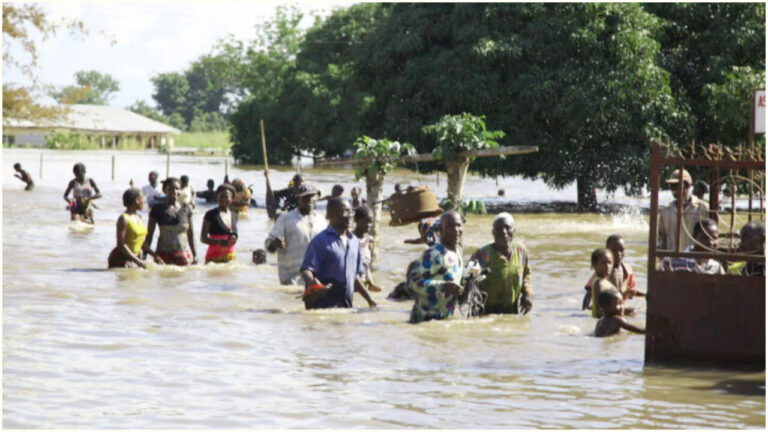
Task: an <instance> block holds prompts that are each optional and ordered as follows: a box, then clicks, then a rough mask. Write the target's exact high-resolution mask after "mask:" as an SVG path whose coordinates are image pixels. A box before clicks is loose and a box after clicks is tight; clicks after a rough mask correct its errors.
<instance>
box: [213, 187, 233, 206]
mask: <svg viewBox="0 0 768 432" xmlns="http://www.w3.org/2000/svg"><path fill="white" fill-rule="evenodd" d="M234 199H235V188H233V187H232V185H228V184H226V183H224V184H221V185H219V187H217V188H216V202H217V203H218V204H219V208H220V209H226V208H228V207H229V206H230V205H231V204H232V200H234Z"/></svg>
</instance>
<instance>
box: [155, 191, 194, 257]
mask: <svg viewBox="0 0 768 432" xmlns="http://www.w3.org/2000/svg"><path fill="white" fill-rule="evenodd" d="M180 190H181V182H179V179H177V178H176V177H168V178H167V179H165V181H164V182H163V192H164V193H165V202H161V203H157V204H156V205H155V206H153V207H152V210H151V211H150V212H149V222H148V229H147V238H146V240H145V241H144V247H143V249H144V252H146V253H147V254H152V249H151V247H152V237H153V235H154V233H155V226H157V227H159V229H160V235H159V236H158V237H157V248H156V250H155V252H156V253H157V260H158V262H159V263H161V264H174V265H179V266H186V265H190V264H196V263H197V251H196V249H195V237H194V234H193V229H192V207H190V206H189V205H187V204H182V203H180V202H179V201H178V196H179V191H180ZM188 249H189V250H188ZM190 250H191V251H192V254H191V255H190V253H189V252H190Z"/></svg>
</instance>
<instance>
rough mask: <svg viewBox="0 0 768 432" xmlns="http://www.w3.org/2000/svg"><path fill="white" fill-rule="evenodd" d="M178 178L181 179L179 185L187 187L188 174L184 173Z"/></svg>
mask: <svg viewBox="0 0 768 432" xmlns="http://www.w3.org/2000/svg"><path fill="white" fill-rule="evenodd" d="M179 180H181V187H183V188H184V187H187V185H189V176H187V175H186V174H185V175H183V176H181V177H180V178H179Z"/></svg>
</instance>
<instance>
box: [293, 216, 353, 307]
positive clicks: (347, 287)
mask: <svg viewBox="0 0 768 432" xmlns="http://www.w3.org/2000/svg"><path fill="white" fill-rule="evenodd" d="M347 241H348V244H347V247H346V248H344V244H343V243H342V242H341V236H340V234H339V232H338V231H336V229H335V228H334V227H332V226H330V225H328V228H326V229H325V231H322V232H320V233H319V234H318V235H316V236H315V237H314V238H313V239H312V241H311V242H310V243H309V246H307V251H306V252H305V253H304V261H303V262H302V263H301V270H302V271H303V270H312V273H314V274H315V277H316V278H317V279H318V280H319V281H320V282H322V283H323V284H324V285H327V284H329V283H330V284H333V287H332V288H331V290H330V291H329V292H328V293H327V294H325V295H323V296H322V297H320V298H318V299H316V300H314V301H313V302H312V303H311V304H310V303H305V305H306V307H307V309H319V308H332V307H352V296H353V295H354V293H355V276H356V275H358V274H361V273H362V272H363V263H362V260H361V259H360V241H359V240H358V239H357V236H355V235H353V234H352V233H349V232H347Z"/></svg>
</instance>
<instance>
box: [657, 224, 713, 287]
mask: <svg viewBox="0 0 768 432" xmlns="http://www.w3.org/2000/svg"><path fill="white" fill-rule="evenodd" d="M719 235H720V230H719V229H718V227H717V222H715V220H714V219H710V218H704V219H700V220H699V221H697V222H696V225H695V226H694V227H693V238H694V244H692V245H691V246H688V247H687V248H685V251H684V252H710V253H711V252H717V238H718V237H719ZM659 271H687V272H692V273H703V274H725V269H724V268H723V265H722V264H720V261H717V260H714V259H712V258H684V257H664V259H662V260H661V265H660V266H659Z"/></svg>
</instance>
